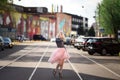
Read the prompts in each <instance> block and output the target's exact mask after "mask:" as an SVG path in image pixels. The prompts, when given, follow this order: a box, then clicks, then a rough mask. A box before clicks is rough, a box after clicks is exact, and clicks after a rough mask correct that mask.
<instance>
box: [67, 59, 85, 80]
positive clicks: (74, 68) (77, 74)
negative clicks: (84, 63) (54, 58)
mask: <svg viewBox="0 0 120 80" xmlns="http://www.w3.org/2000/svg"><path fill="white" fill-rule="evenodd" d="M67 61H68V62H69V64H70V65H71V67H72V68H73V70H74V71H75V72H76V74H77V76H78V77H79V79H80V80H83V79H82V77H81V76H80V74H79V73H78V72H77V70H76V69H75V67H74V66H73V64H72V63H71V61H70V60H67Z"/></svg>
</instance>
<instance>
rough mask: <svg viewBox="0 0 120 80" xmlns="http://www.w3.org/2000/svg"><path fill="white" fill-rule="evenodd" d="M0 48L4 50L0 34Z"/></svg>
mask: <svg viewBox="0 0 120 80" xmlns="http://www.w3.org/2000/svg"><path fill="white" fill-rule="evenodd" d="M0 50H4V40H3V37H2V36H0Z"/></svg>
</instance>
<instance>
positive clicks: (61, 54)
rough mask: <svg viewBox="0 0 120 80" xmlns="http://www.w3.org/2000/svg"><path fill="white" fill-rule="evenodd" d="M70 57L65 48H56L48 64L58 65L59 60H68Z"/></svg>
mask: <svg viewBox="0 0 120 80" xmlns="http://www.w3.org/2000/svg"><path fill="white" fill-rule="evenodd" d="M69 58H70V55H69V54H68V52H67V50H66V49H65V48H57V49H56V50H55V51H54V52H53V53H52V54H51V56H50V58H49V60H48V62H50V63H52V64H53V63H56V62H57V63H58V62H59V61H61V60H63V59H64V60H66V59H69Z"/></svg>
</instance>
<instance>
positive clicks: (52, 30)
mask: <svg viewBox="0 0 120 80" xmlns="http://www.w3.org/2000/svg"><path fill="white" fill-rule="evenodd" d="M54 37H55V20H54V19H50V28H49V38H54Z"/></svg>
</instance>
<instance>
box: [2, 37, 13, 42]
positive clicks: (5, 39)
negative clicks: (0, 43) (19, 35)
mask: <svg viewBox="0 0 120 80" xmlns="http://www.w3.org/2000/svg"><path fill="white" fill-rule="evenodd" d="M3 40H4V41H9V42H11V40H10V39H9V38H3Z"/></svg>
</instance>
